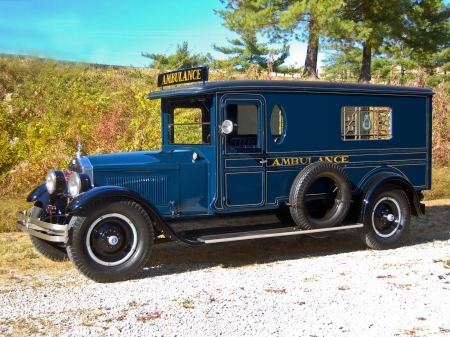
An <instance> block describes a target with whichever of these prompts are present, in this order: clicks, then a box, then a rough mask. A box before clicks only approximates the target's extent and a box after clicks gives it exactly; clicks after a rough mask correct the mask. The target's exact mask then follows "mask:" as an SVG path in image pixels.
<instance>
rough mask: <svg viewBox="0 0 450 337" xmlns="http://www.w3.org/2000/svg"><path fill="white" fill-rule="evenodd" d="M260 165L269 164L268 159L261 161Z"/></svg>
mask: <svg viewBox="0 0 450 337" xmlns="http://www.w3.org/2000/svg"><path fill="white" fill-rule="evenodd" d="M259 163H260V164H265V163H267V159H263V160H261V161H260V162H259Z"/></svg>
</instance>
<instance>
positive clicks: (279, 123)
mask: <svg viewBox="0 0 450 337" xmlns="http://www.w3.org/2000/svg"><path fill="white" fill-rule="evenodd" d="M270 132H271V133H272V138H273V141H274V142H275V143H277V144H280V143H281V142H282V141H283V140H284V136H285V135H286V115H285V113H284V109H283V107H282V106H281V104H277V105H275V106H274V107H273V109H272V115H271V116H270Z"/></svg>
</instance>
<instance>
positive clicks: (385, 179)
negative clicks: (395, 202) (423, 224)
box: [359, 172, 425, 222]
mask: <svg viewBox="0 0 450 337" xmlns="http://www.w3.org/2000/svg"><path fill="white" fill-rule="evenodd" d="M387 183H393V184H396V185H398V186H399V187H400V188H401V189H402V190H403V191H405V193H406V195H407V196H408V199H409V202H410V204H411V214H412V215H415V216H420V217H423V215H424V214H425V208H424V207H423V204H421V203H420V196H419V193H418V192H416V191H415V190H414V187H413V186H412V185H411V183H410V182H409V181H408V180H407V179H406V178H405V177H404V176H402V175H400V174H398V173H395V172H379V173H377V174H375V175H373V176H372V177H370V178H369V179H368V180H367V181H366V183H365V184H364V186H363V187H362V188H361V193H360V200H361V212H360V217H359V218H360V221H361V222H362V221H363V219H364V218H365V216H366V213H367V209H368V208H369V204H370V202H371V200H372V197H373V194H374V193H375V191H376V190H377V188H378V187H380V186H381V185H385V184H387Z"/></svg>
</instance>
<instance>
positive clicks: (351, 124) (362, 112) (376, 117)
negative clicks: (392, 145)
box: [341, 106, 392, 140]
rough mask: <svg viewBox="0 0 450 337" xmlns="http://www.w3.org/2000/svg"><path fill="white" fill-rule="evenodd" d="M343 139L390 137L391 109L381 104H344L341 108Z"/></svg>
mask: <svg viewBox="0 0 450 337" xmlns="http://www.w3.org/2000/svg"><path fill="white" fill-rule="evenodd" d="M341 136H342V139H343V140H379V139H384V140H386V139H391V138H392V109H391V108H390V107H383V106H344V107H342V109H341Z"/></svg>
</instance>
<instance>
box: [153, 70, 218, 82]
mask: <svg viewBox="0 0 450 337" xmlns="http://www.w3.org/2000/svg"><path fill="white" fill-rule="evenodd" d="M208 73H209V72H208V68H207V67H199V68H189V69H180V70H177V71H172V72H170V73H164V74H161V75H158V87H164V86H167V85H174V84H182V83H191V82H200V81H203V82H205V81H207V80H208Z"/></svg>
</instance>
